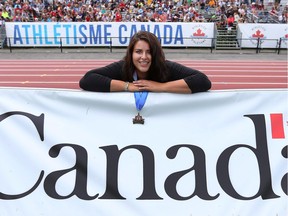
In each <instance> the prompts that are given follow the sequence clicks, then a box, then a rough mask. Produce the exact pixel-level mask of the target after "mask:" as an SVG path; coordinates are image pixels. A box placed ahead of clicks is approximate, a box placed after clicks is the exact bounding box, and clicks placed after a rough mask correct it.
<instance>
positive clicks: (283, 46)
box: [7, 33, 288, 54]
mask: <svg viewBox="0 0 288 216" xmlns="http://www.w3.org/2000/svg"><path fill="white" fill-rule="evenodd" d="M240 36H241V35H240ZM115 38H117V37H110V38H105V40H106V43H107V46H104V45H99V46H93V45H90V46H88V45H82V46H81V45H77V46H71V45H70V44H69V45H66V44H65V43H64V42H63V39H65V40H64V41H67V38H61V37H60V38H57V39H59V41H57V44H58V46H57V45H54V46H49V48H55V49H60V52H61V53H62V52H63V49H64V48H86V47H90V48H108V49H109V50H110V52H111V53H112V52H113V48H119V47H120V48H121V47H122V48H125V46H117V45H115V44H113V39H114V40H115ZM30 39H31V38H30ZM50 39H51V40H52V39H55V38H50ZM102 39H103V40H104V38H102ZM124 39H125V38H124ZM173 39H175V38H172V39H171V38H170V40H173ZM176 39H177V38H176ZM11 40H13V38H7V45H8V48H9V49H10V52H11V53H12V50H13V49H15V50H17V48H19V46H13V45H12V42H11ZM71 40H72V39H71ZM125 40H127V41H128V40H129V38H126V39H125ZM166 40H167V39H166ZM183 40H194V42H195V43H199V44H200V43H201V42H203V41H204V40H205V41H208V42H207V43H206V44H209V45H206V46H166V45H165V44H163V41H165V39H164V38H160V39H159V41H160V43H161V44H162V47H163V48H183V49H187V48H204V49H205V48H206V49H209V50H210V52H211V53H212V52H213V50H216V49H217V48H216V43H217V33H216V36H215V37H213V38H206V37H203V38H202V37H197V38H183ZM236 40H237V42H238V46H237V49H255V53H256V54H257V53H260V52H261V51H262V50H264V49H267V50H272V51H275V53H277V54H280V52H281V50H287V44H288V39H287V38H279V39H265V38H239V35H238V37H237V38H236ZM245 41H249V42H250V46H246V47H243V46H245V45H243V43H245ZM264 42H265V43H270V44H272V45H270V47H263V43H264ZM251 44H252V46H251ZM26 47H27V46H26ZM28 47H29V48H31V47H32V48H36V46H34V47H33V46H28ZM45 47H46V48H47V46H42V47H40V48H45ZM20 48H25V46H23V47H20ZM235 49H236V47H235Z"/></svg>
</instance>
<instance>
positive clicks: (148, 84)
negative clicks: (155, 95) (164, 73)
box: [129, 80, 165, 92]
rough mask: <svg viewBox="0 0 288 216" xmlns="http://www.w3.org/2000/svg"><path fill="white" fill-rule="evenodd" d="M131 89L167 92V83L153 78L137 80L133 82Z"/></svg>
mask: <svg viewBox="0 0 288 216" xmlns="http://www.w3.org/2000/svg"><path fill="white" fill-rule="evenodd" d="M129 90H130V91H151V92H165V83H159V82H155V81H151V80H137V81H134V82H133V83H131V88H129Z"/></svg>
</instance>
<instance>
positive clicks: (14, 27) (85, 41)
mask: <svg viewBox="0 0 288 216" xmlns="http://www.w3.org/2000/svg"><path fill="white" fill-rule="evenodd" d="M139 30H145V31H149V32H152V33H154V34H155V35H156V36H157V37H158V38H159V40H161V44H162V46H163V47H166V46H168V47H190V46H193V47H197V46H199V47H211V45H212V38H213V37H214V23H168V22H167V23H158V22H94V23H93V22H92V23H91V22H90V23H89V22H66V23H65V22H64V23H54V22H46V23H43V22H39V23H37V22H36V23H35V22H31V23H29V22H25V23H21V22H9V23H6V32H7V37H8V40H9V41H10V43H11V46H12V47H23V46H28V47H31V46H33V47H34V46H35V47H59V46H60V45H61V44H62V45H63V46H77V47H78V46H80V47H83V46H95V47H97V46H101V47H103V46H110V45H111V46H120V47H121V46H124V47H127V45H128V44H129V41H130V38H131V36H132V35H134V34H135V33H136V32H137V31H139ZM9 41H8V46H9V45H10V44H9Z"/></svg>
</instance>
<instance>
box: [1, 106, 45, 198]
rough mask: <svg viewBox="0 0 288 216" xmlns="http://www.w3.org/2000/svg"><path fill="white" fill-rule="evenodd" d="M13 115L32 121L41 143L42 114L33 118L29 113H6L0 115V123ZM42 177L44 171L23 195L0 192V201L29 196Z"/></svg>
mask: <svg viewBox="0 0 288 216" xmlns="http://www.w3.org/2000/svg"><path fill="white" fill-rule="evenodd" d="M13 115H22V116H25V117H27V118H28V119H29V120H30V121H32V123H33V124H34V126H35V127H36V130H37V131H38V134H39V136H40V139H41V140H42V141H43V140H44V132H43V128H44V114H43V113H42V114H41V115H40V116H35V115H32V114H30V113H25V112H19V111H14V112H7V113H4V114H1V115H0V122H1V121H3V120H4V119H6V118H8V117H10V116H13ZM43 176H44V171H43V170H42V171H41V172H40V175H39V178H38V180H37V181H36V183H35V184H34V186H33V187H31V188H30V189H29V190H28V191H26V192H24V193H21V194H14V195H11V194H4V193H1V192H0V199H4V200H13V199H20V198H22V197H25V196H27V195H29V194H30V193H32V192H33V191H34V190H35V189H36V188H37V187H38V186H39V184H40V182H41V181H42V178H43Z"/></svg>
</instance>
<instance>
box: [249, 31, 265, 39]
mask: <svg viewBox="0 0 288 216" xmlns="http://www.w3.org/2000/svg"><path fill="white" fill-rule="evenodd" d="M252 37H257V38H262V37H264V34H262V33H261V31H260V30H257V31H256V34H253V35H252Z"/></svg>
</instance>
